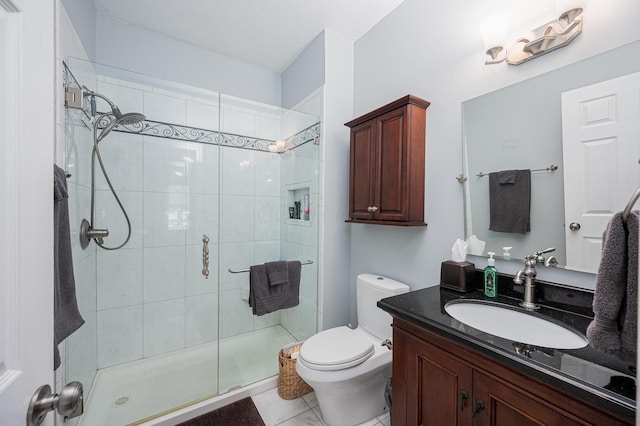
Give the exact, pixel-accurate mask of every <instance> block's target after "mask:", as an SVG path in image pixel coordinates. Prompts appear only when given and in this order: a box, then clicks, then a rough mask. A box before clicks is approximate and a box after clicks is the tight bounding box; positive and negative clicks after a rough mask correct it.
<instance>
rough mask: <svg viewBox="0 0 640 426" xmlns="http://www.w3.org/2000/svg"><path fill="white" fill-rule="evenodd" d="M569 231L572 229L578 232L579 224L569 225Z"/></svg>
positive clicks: (572, 223)
mask: <svg viewBox="0 0 640 426" xmlns="http://www.w3.org/2000/svg"><path fill="white" fill-rule="evenodd" d="M569 229H571V230H572V231H577V230H579V229H580V224H579V223H578V222H571V223H570V224H569Z"/></svg>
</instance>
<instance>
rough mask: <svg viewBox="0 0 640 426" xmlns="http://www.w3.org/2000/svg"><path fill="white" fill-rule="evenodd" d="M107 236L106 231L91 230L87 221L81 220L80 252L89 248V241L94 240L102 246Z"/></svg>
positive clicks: (107, 231) (107, 232)
mask: <svg viewBox="0 0 640 426" xmlns="http://www.w3.org/2000/svg"><path fill="white" fill-rule="evenodd" d="M108 236H109V230H108V229H93V228H92V227H91V224H90V223H89V221H88V220H87V219H82V223H81V224H80V247H81V248H82V250H85V249H86V248H87V247H89V243H90V242H91V240H96V242H97V243H98V244H104V238H105V237H108Z"/></svg>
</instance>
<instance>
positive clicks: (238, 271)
mask: <svg viewBox="0 0 640 426" xmlns="http://www.w3.org/2000/svg"><path fill="white" fill-rule="evenodd" d="M312 263H313V260H309V259H307V260H303V261H301V262H300V264H301V265H311V264H312ZM228 271H229V272H231V273H232V274H239V273H241V272H249V268H242V269H233V268H229V269H228Z"/></svg>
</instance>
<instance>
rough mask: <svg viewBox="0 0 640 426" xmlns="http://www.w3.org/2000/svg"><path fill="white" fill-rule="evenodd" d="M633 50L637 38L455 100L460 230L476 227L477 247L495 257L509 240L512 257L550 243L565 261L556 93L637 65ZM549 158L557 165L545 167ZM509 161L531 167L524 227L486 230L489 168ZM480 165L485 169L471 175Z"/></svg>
mask: <svg viewBox="0 0 640 426" xmlns="http://www.w3.org/2000/svg"><path fill="white" fill-rule="evenodd" d="M639 57H640V42H638V41H636V42H633V43H629V44H627V45H625V46H622V47H619V48H616V49H612V50H610V51H607V52H604V53H601V54H599V55H596V56H593V57H591V58H587V59H585V60H582V61H579V62H576V63H574V64H570V65H567V66H565V67H563V68H559V69H557V70H553V71H550V72H548V73H546V74H542V75H540V76H537V77H534V78H531V79H529V80H525V81H522V82H520V83H517V84H514V85H512V86H508V87H505V88H502V89H500V90H496V91H494V92H491V93H488V94H485V95H482V96H479V97H477V98H474V99H470V100H468V101H465V102H463V103H462V126H463V128H462V136H463V152H465V163H466V165H463V167H464V170H465V173H464V174H465V176H467V178H468V179H467V181H466V182H465V238H469V237H470V236H471V235H474V234H475V235H476V236H477V237H478V238H479V239H480V240H482V241H485V242H486V245H485V250H484V254H485V255H486V254H487V252H490V251H493V252H495V253H496V258H498V259H500V258H502V253H503V249H502V248H503V247H513V248H512V249H511V259H512V260H513V261H518V262H522V259H523V258H524V257H525V256H527V255H529V254H531V253H533V252H535V251H536V250H541V249H543V248H547V247H555V248H556V251H555V252H554V253H553V255H554V256H555V257H556V259H557V260H558V266H563V267H566V265H567V262H566V259H567V253H566V244H565V215H564V209H565V208H564V202H565V200H564V199H565V197H564V193H565V188H564V179H563V170H564V165H565V164H566V162H567V161H571V159H570V158H569V159H563V158H562V157H563V155H562V110H561V93H563V92H566V91H568V90H573V89H577V88H580V87H584V86H588V85H591V84H595V83H598V82H601V81H606V80H610V79H612V78H616V77H620V76H623V75H626V74H629V73H632V72H637V71H640V61H638V59H637V58H639ZM637 161H638V159H637V158H633V159H630V161H629V165H630V167H634V168H636V169H637V168H638V164H637ZM551 165H557V166H558V169H557V170H555V171H547V170H544V169H546V168H547V167H549V166H551ZM512 169H531V170H532V173H531V205H530V226H531V231H530V232H528V233H525V234H516V233H506V232H494V231H490V230H489V176H488V174H489V173H491V172H497V171H502V170H512ZM536 169H542V170H541V171H534V170H536ZM481 172H482V173H484V174H486V176H477V174H479V173H481ZM587 173H588V170H587ZM573 189H577V188H573ZM629 196H631V193H630V194H629ZM624 207H625V205H622V206H620V208H619V210H622V209H624ZM603 231H604V229H603ZM597 266H598V265H594V270H592V271H589V272H594V273H595V272H596V270H595V269H596V268H597Z"/></svg>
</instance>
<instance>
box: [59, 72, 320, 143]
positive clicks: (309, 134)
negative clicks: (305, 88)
mask: <svg viewBox="0 0 640 426" xmlns="http://www.w3.org/2000/svg"><path fill="white" fill-rule="evenodd" d="M63 65H64V84H65V87H76V88H80V87H81V86H80V84H79V83H78V81H77V80H76V78H75V77H74V75H73V73H72V72H71V70H69V68H68V67H67V64H65V63H64V62H63ZM83 104H84V106H85V108H83V111H84V112H85V115H87V118H90V117H89V115H88V114H87V113H86V110H87V109H88V108H89V105H88V100H86V99H84V100H83ZM109 121H110V119H109V118H108V117H104V118H103V119H102V120H101V121H100V123H98V128H99V129H103V128H104V127H105V126H106V125H107V124H108V123H109ZM85 124H86V123H85ZM113 131H114V132H122V133H131V134H138V135H144V136H153V137H157V138H164V139H173V140H179V141H186V142H198V143H208V144H212V145H220V146H228V147H232V148H241V149H250V150H254V151H265V152H274V153H278V154H282V153H283V152H286V151H290V150H292V149H295V148H297V147H299V146H302V145H304V144H306V143H308V142H316V141H317V140H319V138H320V122H318V123H315V124H313V125H311V126H309V127H307V128H306V129H304V130H302V131H300V132H298V133H296V134H294V135H292V136H289V137H288V138H286V139H284V142H285V144H284V146H278V145H277V144H276V141H275V140H271V139H261V138H254V137H251V136H244V135H236V134H233V133H225V132H219V131H216V130H208V129H200V128H198V127H190V126H182V125H179V124H174V123H166V122H162V121H153V120H144V121H142V122H140V123H136V124H130V125H117V126H115V127H114V128H113Z"/></svg>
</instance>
